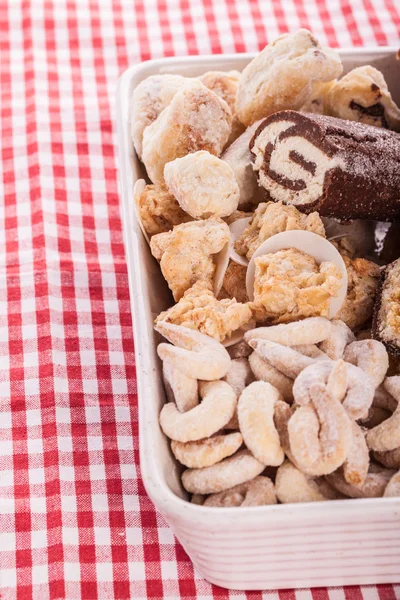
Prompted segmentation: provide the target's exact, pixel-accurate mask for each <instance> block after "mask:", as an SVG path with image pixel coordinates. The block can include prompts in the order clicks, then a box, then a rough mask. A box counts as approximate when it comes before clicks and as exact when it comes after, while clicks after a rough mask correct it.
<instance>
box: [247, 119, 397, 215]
mask: <svg viewBox="0 0 400 600" xmlns="http://www.w3.org/2000/svg"><path fill="white" fill-rule="evenodd" d="M249 147H250V151H251V154H252V160H253V162H254V166H253V168H254V170H255V171H256V172H258V178H259V183H260V185H261V186H262V187H264V188H265V189H266V190H267V193H268V195H269V197H270V199H271V200H274V201H282V202H284V203H285V204H292V205H294V206H296V208H298V209H299V210H301V211H302V212H305V213H309V212H312V211H314V210H317V211H318V212H319V213H320V215H322V216H326V217H335V218H338V219H343V220H348V219H375V220H379V221H400V135H399V134H398V133H395V132H392V131H386V130H383V129H378V128H376V127H372V126H369V125H364V124H361V123H355V122H351V121H345V120H342V119H336V118H335V117H327V116H323V115H316V114H310V113H299V112H295V111H290V110H288V111H281V112H278V113H275V114H273V115H271V116H269V117H267V118H266V119H265V120H264V121H263V122H262V123H261V124H260V125H259V127H258V128H257V130H256V132H255V134H254V136H253V138H252V140H251V141H250V145H249Z"/></svg>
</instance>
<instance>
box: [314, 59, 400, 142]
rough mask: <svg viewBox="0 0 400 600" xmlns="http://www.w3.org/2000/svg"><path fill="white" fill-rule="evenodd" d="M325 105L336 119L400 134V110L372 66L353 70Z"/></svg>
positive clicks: (384, 82) (330, 93)
mask: <svg viewBox="0 0 400 600" xmlns="http://www.w3.org/2000/svg"><path fill="white" fill-rule="evenodd" d="M325 105H326V109H327V111H328V114H330V115H332V116H333V117H339V118H341V119H349V121H359V122H360V123H366V124H367V125H375V126H376V127H386V128H387V129H394V130H395V131H400V109H399V107H398V106H397V105H396V103H395V102H394V100H393V98H392V96H391V94H390V92H389V90H388V86H387V83H386V81H385V78H384V76H383V75H382V73H381V72H380V71H378V70H377V69H375V68H374V67H371V66H370V65H365V66H363V67H358V68H357V69H353V70H352V71H350V73H347V75H345V76H344V77H342V79H340V81H337V82H335V83H334V84H333V85H332V86H331V88H330V90H329V91H328V93H327V95H326V100H325ZM310 112H312V111H310Z"/></svg>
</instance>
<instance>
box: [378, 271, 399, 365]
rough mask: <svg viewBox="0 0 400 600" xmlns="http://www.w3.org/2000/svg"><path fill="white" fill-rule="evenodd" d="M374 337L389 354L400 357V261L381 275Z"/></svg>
mask: <svg viewBox="0 0 400 600" xmlns="http://www.w3.org/2000/svg"><path fill="white" fill-rule="evenodd" d="M372 335H373V337H374V338H375V339H376V340H379V341H381V342H382V343H383V344H385V346H386V348H387V350H388V352H390V353H392V354H395V355H397V356H400V259H398V260H395V261H394V262H392V263H390V264H389V265H387V266H386V267H385V268H384V269H383V270H382V273H381V279H380V282H379V285H378V290H377V294H376V300H375V306H374V315H373V319H372Z"/></svg>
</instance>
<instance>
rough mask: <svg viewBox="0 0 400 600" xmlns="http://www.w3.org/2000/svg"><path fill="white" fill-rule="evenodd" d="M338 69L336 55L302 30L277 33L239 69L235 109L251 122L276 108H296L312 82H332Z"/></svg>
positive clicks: (248, 123) (307, 97) (246, 120)
mask: <svg viewBox="0 0 400 600" xmlns="http://www.w3.org/2000/svg"><path fill="white" fill-rule="evenodd" d="M341 72H342V62H341V60H340V57H339V55H338V54H337V53H336V52H335V51H334V50H331V49H330V48H325V47H324V48H323V47H321V46H320V44H319V43H318V41H317V40H316V39H315V38H314V37H313V36H312V35H311V33H310V32H309V31H307V30H306V29H300V30H299V31H297V32H295V33H290V34H289V33H288V34H284V35H281V36H280V37H278V38H277V39H276V40H275V41H274V42H272V43H271V44H268V46H266V47H265V48H264V50H263V51H262V52H260V53H259V54H258V55H257V56H256V57H255V58H254V59H253V60H252V61H251V62H250V63H249V64H248V65H247V67H246V68H245V69H244V70H243V72H242V74H241V76H240V79H239V85H238V91H237V96H236V112H237V114H238V116H239V119H240V120H241V121H242V123H244V124H245V125H251V124H252V123H254V121H257V119H261V118H263V117H266V116H268V115H270V114H272V113H274V112H277V111H280V110H286V109H293V110H298V109H299V108H301V106H303V105H304V103H305V102H307V100H308V99H309V98H310V97H311V96H312V93H313V89H314V88H313V86H314V84H315V83H316V82H318V81H332V79H335V77H338V76H339V75H340V74H341Z"/></svg>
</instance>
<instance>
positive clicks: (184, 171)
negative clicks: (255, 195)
mask: <svg viewBox="0 0 400 600" xmlns="http://www.w3.org/2000/svg"><path fill="white" fill-rule="evenodd" d="M164 178H165V183H166V185H167V188H168V190H169V191H170V193H171V194H173V195H174V196H175V198H176V199H177V201H178V202H179V204H180V206H181V208H182V209H183V210H184V211H185V212H186V213H188V214H189V215H191V216H192V217H193V218H194V219H207V218H208V217H211V216H214V217H227V216H228V215H230V214H232V213H233V212H234V211H235V210H236V209H237V207H238V202H239V186H238V184H237V183H236V179H235V175H234V174H233V171H232V169H231V168H230V166H229V165H228V164H227V163H226V162H224V161H223V160H220V159H219V158H218V157H216V156H213V155H212V154H210V153H209V152H206V151H205V150H199V151H198V152H193V153H192V154H188V155H187V156H184V157H182V158H176V159H175V160H173V161H171V162H169V163H167V164H166V165H165V168H164Z"/></svg>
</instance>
